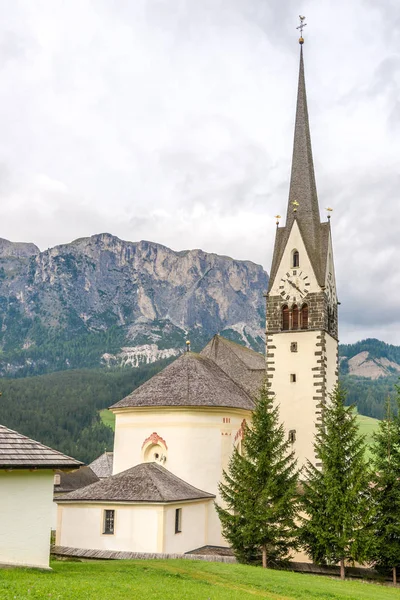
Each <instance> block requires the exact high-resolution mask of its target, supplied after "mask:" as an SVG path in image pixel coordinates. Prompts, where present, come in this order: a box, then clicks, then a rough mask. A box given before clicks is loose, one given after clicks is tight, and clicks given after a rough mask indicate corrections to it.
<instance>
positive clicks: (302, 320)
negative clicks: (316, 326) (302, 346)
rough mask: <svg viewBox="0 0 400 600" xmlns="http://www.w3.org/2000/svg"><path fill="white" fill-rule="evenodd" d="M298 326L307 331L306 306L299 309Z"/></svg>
mask: <svg viewBox="0 0 400 600" xmlns="http://www.w3.org/2000/svg"><path fill="white" fill-rule="evenodd" d="M300 326H301V328H302V329H308V304H303V306H302V307H301V316H300Z"/></svg>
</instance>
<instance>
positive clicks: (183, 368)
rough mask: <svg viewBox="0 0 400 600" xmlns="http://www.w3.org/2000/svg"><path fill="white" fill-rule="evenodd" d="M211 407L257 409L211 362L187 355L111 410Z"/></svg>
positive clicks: (199, 356) (190, 353) (247, 396)
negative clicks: (138, 407) (137, 407)
mask: <svg viewBox="0 0 400 600" xmlns="http://www.w3.org/2000/svg"><path fill="white" fill-rule="evenodd" d="M134 406H199V407H200V406H207V407H226V408H243V409H246V410H253V409H254V403H253V400H252V399H251V396H250V395H249V394H248V393H247V392H246V391H245V390H244V389H243V388H241V387H240V386H239V385H237V384H236V383H235V382H234V381H232V379H231V378H230V377H229V376H228V375H226V373H224V371H223V370H222V369H221V368H220V367H219V366H218V365H217V364H216V363H215V362H214V361H212V360H211V359H209V358H207V357H206V356H202V355H201V354H195V353H194V352H185V353H184V354H182V356H180V357H179V358H177V359H176V360H175V361H174V362H173V363H172V364H170V365H168V366H167V367H166V368H165V369H163V370H162V371H161V372H160V373H157V375H155V376H154V377H152V378H151V379H149V381H146V383H144V384H143V385H141V386H140V387H139V388H137V389H136V390H134V391H133V392H132V393H131V394H129V396H127V397H126V398H124V399H123V400H121V401H120V402H117V403H116V404H114V405H113V406H112V407H111V410H112V409H116V408H125V407H134Z"/></svg>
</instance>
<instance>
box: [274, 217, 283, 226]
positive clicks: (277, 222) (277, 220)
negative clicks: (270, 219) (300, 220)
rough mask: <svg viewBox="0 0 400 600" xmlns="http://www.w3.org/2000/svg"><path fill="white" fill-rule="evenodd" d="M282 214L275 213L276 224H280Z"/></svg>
mask: <svg viewBox="0 0 400 600" xmlns="http://www.w3.org/2000/svg"><path fill="white" fill-rule="evenodd" d="M281 218H282V217H281V215H275V219H276V224H277V225H279V219H281Z"/></svg>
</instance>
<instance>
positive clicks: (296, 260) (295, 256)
mask: <svg viewBox="0 0 400 600" xmlns="http://www.w3.org/2000/svg"><path fill="white" fill-rule="evenodd" d="M299 265H300V256H299V252H298V250H293V254H292V267H293V268H296V267H298V266H299Z"/></svg>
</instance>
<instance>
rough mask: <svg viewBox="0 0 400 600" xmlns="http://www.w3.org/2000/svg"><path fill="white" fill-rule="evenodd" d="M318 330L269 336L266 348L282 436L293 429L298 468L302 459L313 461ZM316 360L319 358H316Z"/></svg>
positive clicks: (303, 462)
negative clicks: (292, 348)
mask: <svg viewBox="0 0 400 600" xmlns="http://www.w3.org/2000/svg"><path fill="white" fill-rule="evenodd" d="M320 335H321V332H319V331H288V332H281V333H279V334H269V335H268V337H269V338H271V339H272V341H271V342H268V347H272V346H276V348H275V349H273V350H271V352H273V353H274V361H275V368H276V370H275V371H274V373H273V375H274V376H273V379H272V386H271V389H272V391H273V392H274V393H275V394H276V402H277V403H278V404H279V415H280V419H281V421H282V422H283V424H284V426H285V431H286V435H287V434H288V432H289V431H290V430H291V429H295V430H296V442H295V443H294V446H293V448H294V450H295V452H296V455H297V457H298V465H299V467H301V466H302V465H303V464H305V462H306V460H307V459H309V460H311V461H313V460H314V449H313V443H314V435H315V432H316V429H315V423H316V415H315V411H316V404H317V401H316V400H314V399H313V397H314V396H316V395H317V394H316V389H318V388H317V387H316V386H314V383H315V382H316V381H321V380H320V379H316V378H314V377H313V375H314V371H313V370H312V369H313V367H315V366H317V362H316V361H317V357H316V356H315V351H316V350H317V349H319V348H317V347H316V344H317V342H320V340H319V339H317V336H320ZM291 342H297V352H291V351H290V344H291ZM318 358H320V357H318ZM291 373H295V374H296V383H291V381H290V375H291Z"/></svg>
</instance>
